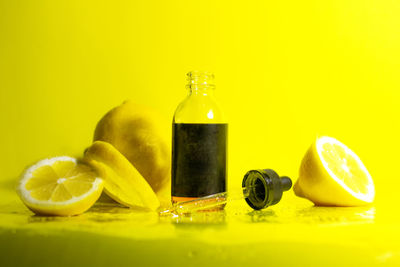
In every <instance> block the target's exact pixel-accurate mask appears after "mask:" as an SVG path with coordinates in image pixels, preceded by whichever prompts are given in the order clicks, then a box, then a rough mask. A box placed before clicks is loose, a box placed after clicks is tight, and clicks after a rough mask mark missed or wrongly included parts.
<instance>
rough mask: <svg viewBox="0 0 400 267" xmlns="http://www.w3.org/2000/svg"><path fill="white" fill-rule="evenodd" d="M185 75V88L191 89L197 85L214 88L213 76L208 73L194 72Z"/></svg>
mask: <svg viewBox="0 0 400 267" xmlns="http://www.w3.org/2000/svg"><path fill="white" fill-rule="evenodd" d="M186 75H187V82H188V83H187V86H186V87H187V88H192V87H194V86H199V85H200V86H201V85H202V86H207V87H212V88H215V83H214V79H215V76H214V74H213V73H212V72H210V71H200V70H194V71H190V72H188V73H187V74H186Z"/></svg>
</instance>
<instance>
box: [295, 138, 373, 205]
mask: <svg viewBox="0 0 400 267" xmlns="http://www.w3.org/2000/svg"><path fill="white" fill-rule="evenodd" d="M293 190H294V192H295V194H296V195H297V196H300V197H304V198H307V199H309V200H311V201H312V202H313V203H314V204H316V205H324V206H362V205H366V204H369V203H372V202H373V201H374V198H375V187H374V183H373V180H372V177H371V175H370V174H369V172H368V170H367V168H366V167H365V166H364V164H363V163H362V161H361V160H360V158H359V157H358V156H357V155H356V154H355V153H354V152H353V151H352V150H350V148H348V147H347V146H346V145H344V144H343V143H341V142H339V141H338V140H336V139H335V138H332V137H327V136H324V137H320V138H318V139H317V140H316V141H315V142H314V143H313V144H312V145H311V146H310V148H309V149H308V151H307V153H306V154H305V156H304V158H303V160H302V163H301V166H300V172H299V179H298V180H297V181H296V183H295V185H294V187H293Z"/></svg>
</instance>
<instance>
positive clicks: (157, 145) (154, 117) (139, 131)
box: [93, 100, 171, 199]
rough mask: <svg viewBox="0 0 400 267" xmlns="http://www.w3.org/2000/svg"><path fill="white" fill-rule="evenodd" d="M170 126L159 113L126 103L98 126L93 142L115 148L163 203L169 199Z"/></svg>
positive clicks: (110, 112)
mask: <svg viewBox="0 0 400 267" xmlns="http://www.w3.org/2000/svg"><path fill="white" fill-rule="evenodd" d="M168 125H169V124H168V123H167V121H166V120H165V118H163V117H162V116H160V114H158V113H157V112H156V111H155V110H153V109H151V108H149V107H145V106H143V105H139V104H137V103H135V102H133V101H130V100H129V101H125V102H124V103H122V105H120V106H118V107H115V108H114V109H112V110H110V111H109V112H108V113H107V114H105V115H104V117H103V118H102V119H101V120H100V121H99V122H98V124H97V126H96V130H95V132H94V138H93V139H94V140H93V141H105V142H108V143H110V144H112V145H113V146H114V147H115V148H116V149H117V150H118V151H119V152H121V154H122V155H124V156H125V157H126V158H127V159H128V160H129V161H130V163H132V165H133V166H134V167H135V168H136V169H137V170H138V171H139V173H140V174H141V175H142V176H143V177H144V178H145V179H146V181H147V182H148V183H149V185H150V186H151V187H152V189H153V190H154V192H155V193H156V194H157V196H158V197H159V198H161V199H166V198H168V196H167V195H168V194H169V192H170V181H171V173H170V168H171V147H170V144H169V142H168V141H167V140H168V133H169V131H170V129H169V127H168Z"/></svg>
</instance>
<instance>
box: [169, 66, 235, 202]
mask: <svg viewBox="0 0 400 267" xmlns="http://www.w3.org/2000/svg"><path fill="white" fill-rule="evenodd" d="M187 81H188V83H187V85H186V89H187V90H188V94H187V97H186V98H185V99H184V100H183V101H182V102H181V103H180V104H179V105H178V107H177V109H176V111H175V114H174V118H173V125H172V131H173V132H172V184H171V196H172V202H173V203H177V202H182V201H188V200H189V201H190V200H194V199H197V198H199V197H204V196H208V195H213V194H218V193H221V192H226V186H227V184H226V161H227V157H226V152H227V132H228V124H227V122H226V121H225V119H224V116H223V113H222V111H221V109H220V108H219V105H218V103H217V101H216V99H215V97H214V91H215V83H214V75H213V74H212V73H210V72H202V71H192V72H189V73H188V74H187ZM221 208H223V205H222V206H219V209H221Z"/></svg>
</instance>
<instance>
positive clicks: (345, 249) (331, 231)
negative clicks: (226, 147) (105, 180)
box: [0, 184, 400, 266]
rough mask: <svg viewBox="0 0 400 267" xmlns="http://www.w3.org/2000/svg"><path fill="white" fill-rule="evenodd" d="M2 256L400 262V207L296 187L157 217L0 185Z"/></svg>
mask: <svg viewBox="0 0 400 267" xmlns="http://www.w3.org/2000/svg"><path fill="white" fill-rule="evenodd" d="M0 188H1V189H0V196H1V200H2V201H1V206H0V218H1V220H0V255H1V262H2V264H1V266H39V265H40V266H89V265H96V266H149V265H157V266H179V265H184V264H188V265H187V266H210V265H213V266H251V265H254V266H260V265H261V266H267V265H269V266H287V265H289V264H290V265H297V266H329V265H340V266H343V265H344V266H370V265H376V266H381V265H384V266H396V265H397V266H398V265H399V264H400V235H399V227H398V226H399V225H398V223H397V222H398V219H399V216H398V215H397V214H396V213H395V212H390V211H389V210H385V208H384V207H385V205H383V204H381V205H380V204H379V203H378V204H375V205H373V206H370V207H354V208H339V207H315V206H313V205H312V204H311V203H310V202H308V201H306V200H302V199H300V198H297V197H296V196H295V195H294V194H293V192H292V191H290V192H288V193H285V195H284V197H283V199H282V201H281V202H280V203H279V204H278V205H276V206H273V207H269V208H267V209H265V210H262V211H252V210H251V209H250V208H249V207H247V206H246V204H245V203H244V201H240V200H239V201H234V202H231V203H230V204H228V205H227V207H226V209H225V211H222V212H207V213H206V212H204V213H197V214H196V215H193V216H191V217H189V216H187V217H178V218H160V217H159V216H158V215H157V214H156V213H154V212H143V211H137V210H132V209H128V208H124V207H121V206H118V205H117V204H114V203H105V202H98V203H97V204H96V205H95V206H94V207H92V208H91V209H90V210H89V211H88V212H86V213H84V214H82V215H79V216H73V217H41V216H35V215H34V214H33V213H32V212H31V211H29V210H28V209H27V208H25V206H24V205H23V204H22V202H21V201H20V200H19V198H18V196H17V195H16V193H15V192H14V190H13V189H12V186H11V185H8V184H7V185H5V186H2V187H0Z"/></svg>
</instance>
